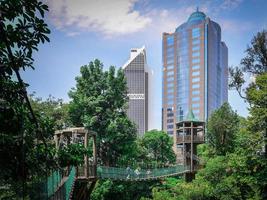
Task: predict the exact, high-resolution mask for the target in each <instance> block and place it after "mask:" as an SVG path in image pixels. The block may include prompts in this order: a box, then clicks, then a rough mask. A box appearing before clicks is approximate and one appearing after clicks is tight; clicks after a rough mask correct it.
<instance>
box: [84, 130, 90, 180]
mask: <svg viewBox="0 0 267 200" xmlns="http://www.w3.org/2000/svg"><path fill="white" fill-rule="evenodd" d="M84 147H85V148H86V149H88V131H85V133H84ZM88 171H89V170H88V155H87V154H86V155H85V156H84V175H85V177H86V178H88V177H89V174H88Z"/></svg>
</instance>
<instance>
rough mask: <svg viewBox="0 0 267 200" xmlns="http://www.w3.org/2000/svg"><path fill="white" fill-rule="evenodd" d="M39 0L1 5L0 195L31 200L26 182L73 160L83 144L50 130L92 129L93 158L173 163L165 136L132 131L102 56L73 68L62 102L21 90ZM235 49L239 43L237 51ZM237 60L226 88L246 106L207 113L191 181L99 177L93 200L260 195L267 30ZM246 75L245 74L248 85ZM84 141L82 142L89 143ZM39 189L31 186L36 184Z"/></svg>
mask: <svg viewBox="0 0 267 200" xmlns="http://www.w3.org/2000/svg"><path fill="white" fill-rule="evenodd" d="M47 11H48V7H47V5H45V4H44V3H43V2H42V1H38V0H21V1H9V0H4V1H1V3H0V19H1V20H0V32H1V34H0V68H1V69H0V122H1V123H0V163H1V165H0V172H1V173H0V199H30V198H31V195H30V194H31V193H32V192H33V190H34V188H33V185H34V184H35V183H37V182H39V181H40V180H42V179H43V178H46V177H48V176H49V175H50V174H51V171H53V170H56V169H63V168H65V167H68V166H70V165H71V166H78V165H80V164H81V163H82V162H83V158H84V155H89V156H91V155H92V150H91V148H89V149H86V148H84V146H82V145H80V144H70V145H68V146H66V147H64V148H61V149H56V148H55V144H54V142H53V135H54V132H55V130H59V129H63V128H67V127H73V126H77V127H79V126H83V127H86V128H87V129H89V130H94V131H95V132H97V144H96V145H97V149H98V151H97V153H98V160H97V163H98V164H100V165H105V166H125V167H127V166H132V167H133V168H138V167H151V166H156V167H159V166H168V165H172V164H174V163H175V154H174V152H173V150H172V146H173V139H172V138H170V137H169V136H168V135H167V134H166V133H165V132H163V131H159V130H151V131H148V132H146V133H145V135H144V137H140V138H138V137H137V134H136V127H135V124H133V123H132V122H131V121H130V120H129V119H128V117H127V115H126V109H127V101H128V100H127V93H126V92H127V87H126V79H125V76H124V74H123V71H122V69H116V67H114V66H111V67H109V68H108V70H106V71H105V70H104V66H103V64H102V63H101V61H100V60H97V59H96V60H94V61H91V62H89V64H87V65H84V66H82V67H81V68H80V75H79V76H77V77H76V79H75V80H76V86H75V87H74V88H72V89H70V91H69V97H70V102H68V103H65V102H63V100H61V99H55V98H53V97H52V96H50V97H49V98H47V99H42V98H39V97H38V92H37V94H28V93H27V87H28V86H29V85H28V84H27V83H25V82H24V81H23V80H22V78H21V75H20V73H21V71H26V70H28V69H29V68H33V69H34V59H33V52H36V51H38V45H39V44H40V43H45V42H49V37H48V36H49V33H50V30H49V28H48V26H47V24H46V23H45V21H44V16H45V13H46V12H47ZM240 51H242V50H240ZM245 54H246V55H245V57H244V58H243V59H242V60H241V62H240V65H239V66H236V67H232V68H230V70H229V75H230V80H229V87H230V89H234V90H236V91H237V92H238V94H239V95H240V97H241V98H243V99H244V101H246V102H247V103H248V105H249V116H248V117H247V118H243V117H240V116H238V115H237V113H236V112H235V111H233V109H232V108H231V107H230V105H229V104H228V103H225V104H223V105H222V106H221V107H220V108H219V109H218V110H216V111H214V112H213V113H212V114H211V116H210V118H209V120H208V122H207V130H206V143H205V144H202V145H199V146H198V152H199V155H198V156H199V157H200V159H201V166H200V167H201V168H200V170H199V171H198V172H197V174H196V178H195V180H193V181H192V182H186V181H185V180H184V178H183V176H177V177H173V178H166V179H165V180H151V181H144V182H122V181H112V180H99V181H97V183H96V186H95V188H94V190H93V192H92V194H91V199H94V200H96V199H125V200H127V199H129V200H130V199H143V200H145V199H156V200H161V199H170V200H172V199H179V200H180V199H199V200H200V199H212V200H214V199H222V200H224V199H225V200H231V199H233V200H234V199H251V200H252V199H253V200H257V199H259V200H260V199H267V189H266V188H267V149H266V148H267V141H266V140H267V32H266V31H265V30H263V31H261V32H259V33H257V34H256V35H255V36H254V37H253V38H252V40H251V43H250V45H249V46H248V48H247V49H246V50H245ZM247 77H253V80H252V81H251V82H250V83H248V81H246V79H247ZM91 145H92V143H91V141H89V146H90V147H91ZM37 192H38V191H37Z"/></svg>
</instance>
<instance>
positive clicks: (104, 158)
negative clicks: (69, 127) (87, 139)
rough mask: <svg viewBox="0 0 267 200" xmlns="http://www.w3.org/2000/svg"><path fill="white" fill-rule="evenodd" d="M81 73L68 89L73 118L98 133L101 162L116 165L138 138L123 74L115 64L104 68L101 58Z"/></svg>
mask: <svg viewBox="0 0 267 200" xmlns="http://www.w3.org/2000/svg"><path fill="white" fill-rule="evenodd" d="M80 72H81V76H78V77H76V82H77V83H76V88H75V89H72V90H71V91H70V92H69V96H70V98H71V102H70V118H71V121H72V123H73V124H74V125H76V126H85V127H86V128H88V129H89V130H92V131H95V132H96V133H97V147H98V157H99V159H100V160H99V162H100V163H104V164H105V165H114V164H115V163H116V160H117V158H119V157H122V156H123V155H125V154H127V152H129V151H131V148H132V146H133V145H134V140H135V138H136V128H135V126H134V125H133V124H132V122H131V121H130V120H129V119H128V118H127V115H126V106H127V94H126V92H127V87H126V79H125V77H124V73H123V71H122V70H121V69H119V70H118V71H117V72H116V70H115V67H113V66H111V67H110V68H109V70H108V71H103V64H102V63H101V62H100V61H99V60H94V62H90V63H89V65H85V66H82V67H81V70H80Z"/></svg>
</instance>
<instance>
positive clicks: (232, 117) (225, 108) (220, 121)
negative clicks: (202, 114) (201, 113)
mask: <svg viewBox="0 0 267 200" xmlns="http://www.w3.org/2000/svg"><path fill="white" fill-rule="evenodd" d="M238 122H239V119H238V115H237V114H236V113H235V112H234V111H233V110H232V109H231V107H230V105H229V104H228V103H224V104H223V105H222V106H221V107H220V108H219V109H217V110H216V111H214V112H213V113H212V114H211V116H210V118H209V121H208V125H207V140H208V143H209V145H211V147H212V148H213V150H214V153H215V154H217V155H225V154H226V152H231V151H232V150H233V148H234V146H233V142H234V139H235V135H236V132H237V131H238V128H239V127H238V126H239V125H238V124H239V123H238Z"/></svg>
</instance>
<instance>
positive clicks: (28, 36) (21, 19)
mask: <svg viewBox="0 0 267 200" xmlns="http://www.w3.org/2000/svg"><path fill="white" fill-rule="evenodd" d="M0 10H1V15H0V19H1V20H0V31H1V35H0V42H1V45H0V47H1V50H0V63H1V71H0V75H1V77H2V78H4V77H5V78H10V76H11V75H12V73H13V72H14V71H15V72H16V71H19V69H23V70H25V69H26V67H31V68H33V58H32V52H33V51H34V50H35V51H37V50H38V48H37V47H38V44H39V43H40V42H42V43H44V42H45V41H48V42H49V38H48V37H47V34H49V33H50V30H49V29H48V27H47V24H45V22H44V20H43V19H42V18H44V13H45V11H48V7H47V5H45V4H44V3H43V2H41V1H38V0H21V1H9V0H3V1H1V3H0Z"/></svg>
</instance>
